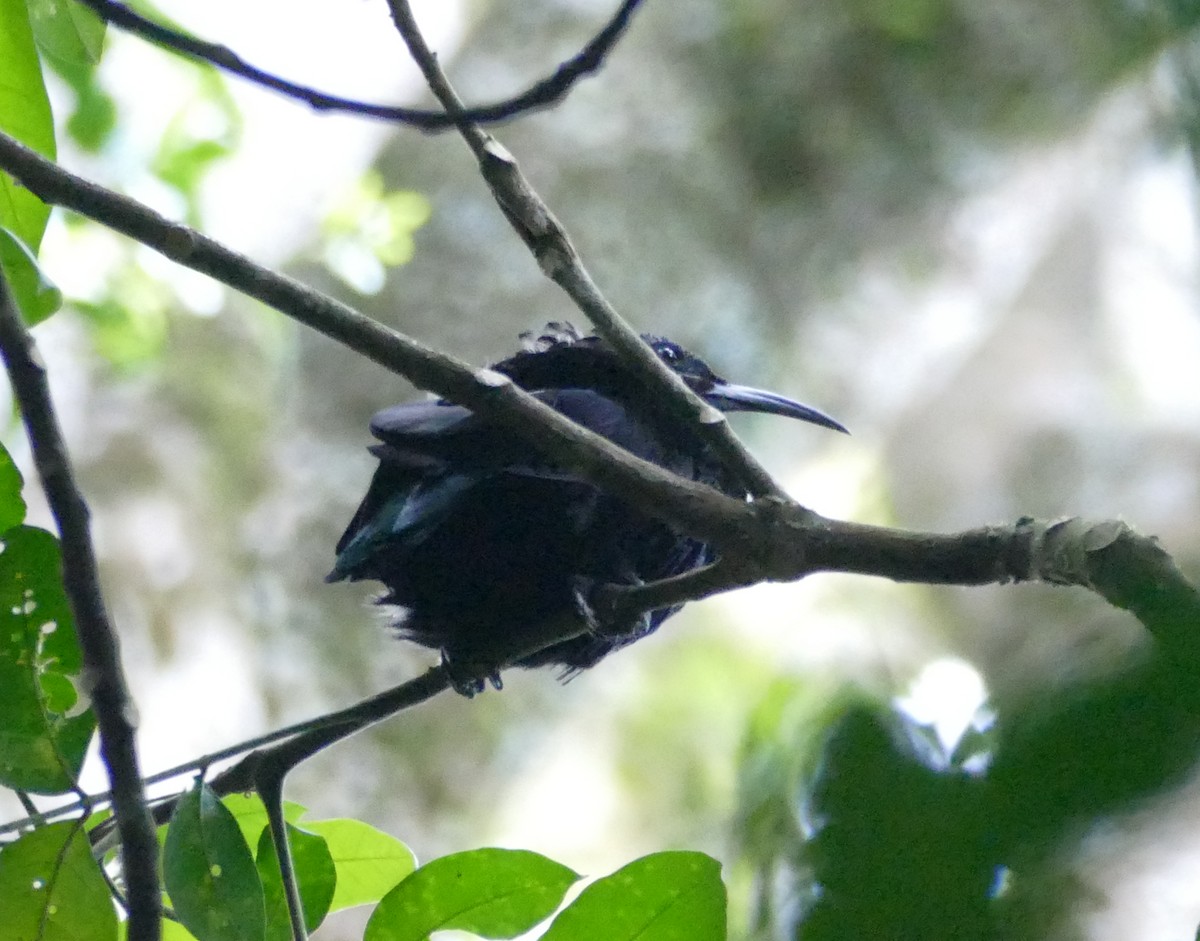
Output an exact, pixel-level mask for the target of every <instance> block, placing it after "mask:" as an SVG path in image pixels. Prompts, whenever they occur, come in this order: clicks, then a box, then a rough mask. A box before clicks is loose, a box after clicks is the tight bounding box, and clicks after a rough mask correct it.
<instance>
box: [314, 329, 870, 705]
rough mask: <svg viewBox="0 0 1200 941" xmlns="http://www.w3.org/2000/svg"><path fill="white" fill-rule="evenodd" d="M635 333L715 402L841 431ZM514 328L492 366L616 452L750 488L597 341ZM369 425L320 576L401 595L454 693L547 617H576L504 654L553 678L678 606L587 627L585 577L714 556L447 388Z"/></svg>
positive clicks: (390, 601)
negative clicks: (510, 344) (575, 628)
mask: <svg viewBox="0 0 1200 941" xmlns="http://www.w3.org/2000/svg"><path fill="white" fill-rule="evenodd" d="M642 339H643V340H644V341H645V342H646V343H647V344H649V346H650V347H651V349H653V350H654V352H655V353H656V354H657V355H658V357H659V359H661V360H662V361H663V362H664V363H665V364H666V365H667V366H669V367H670V368H671V369H673V370H674V371H675V372H676V373H677V374H678V375H679V376H680V377H681V378H682V379H683V381H684V382H685V383H686V384H687V385H688V386H689V387H690V388H691V389H692V390H693V391H694V392H696V393H697V394H698V395H699V396H700V397H701V398H702V399H703V400H704V401H706V402H708V403H709V404H711V405H714V406H716V407H717V408H718V409H721V410H722V411H724V412H734V411H747V412H765V413H770V414H774V415H781V416H785V417H788V418H794V419H798V420H800V421H805V422H810V423H812V424H815V425H819V426H823V427H825V428H829V429H832V430H835V431H840V432H845V431H846V429H845V427H844V426H843V425H842V424H841V423H839V422H837V421H835V420H834V419H832V418H830V417H829V416H828V415H826V414H825V413H823V412H820V411H818V410H817V409H815V408H812V407H810V406H807V405H803V404H801V403H800V402H796V401H794V400H792V399H788V398H785V397H783V396H781V395H777V394H775V393H772V392H767V391H764V390H760V389H754V388H750V387H746V386H740V385H734V384H733V383H730V382H728V381H726V380H725V379H724V378H722V377H721V376H719V375H717V374H716V373H715V372H713V370H712V369H711V368H710V367H709V366H708V365H707V364H706V363H705V362H704V361H703V360H701V359H700V358H699V357H698V356H696V355H694V354H693V353H690V352H689V351H687V350H686V349H684V348H683V347H681V346H680V345H678V344H677V343H674V342H672V341H671V340H668V339H665V338H664V337H660V336H653V335H649V334H645V335H643V337H642ZM521 341H522V349H520V350H519V351H518V352H517V353H515V354H514V355H512V356H510V357H508V358H507V359H504V360H501V361H499V362H497V363H495V364H493V365H492V367H491V368H492V369H494V370H496V371H497V372H499V373H502V374H504V375H505V376H507V377H509V378H510V379H511V380H512V381H513V382H515V383H516V384H517V385H519V386H520V387H521V388H523V389H525V390H526V391H528V392H530V393H532V394H533V395H534V396H535V397H536V398H538V399H539V400H541V401H542V402H543V403H545V404H546V405H548V406H550V407H551V408H553V409H555V410H557V411H559V412H561V413H562V414H563V415H565V416H567V417H568V418H570V419H572V420H573V421H575V422H577V423H578V424H580V425H582V426H584V427H586V428H589V429H590V430H592V431H594V432H596V433H598V434H600V435H603V436H604V437H605V438H607V439H608V440H609V441H611V442H613V443H614V444H616V445H618V446H619V447H621V448H624V449H625V450H627V451H629V452H631V453H632V454H634V455H636V456H638V457H641V458H644V459H645V460H647V461H651V462H653V463H654V464H657V465H659V466H661V467H664V468H666V469H667V470H670V471H672V472H673V473H675V474H678V475H681V476H683V477H685V478H689V479H691V480H695V481H700V482H702V483H705V484H708V485H710V486H712V487H715V488H716V489H718V490H720V491H722V492H723V493H726V494H730V495H734V496H738V497H741V498H746V497H748V494H747V492H746V490H745V488H744V486H743V485H742V484H741V483H739V481H738V480H737V479H736V478H735V476H734V474H733V472H732V471H731V470H730V469H729V468H728V467H727V466H726V465H725V464H724V463H722V461H721V460H720V459H719V458H718V456H717V454H716V452H715V451H714V450H713V449H712V448H711V446H710V445H709V444H707V443H706V441H705V439H704V437H703V436H702V434H701V429H700V427H699V425H698V424H692V423H688V422H686V421H681V420H680V418H679V417H678V415H677V414H676V413H674V412H672V411H669V410H668V408H667V407H666V406H665V405H664V404H663V403H662V401H661V399H660V398H659V397H656V396H655V395H653V393H650V392H648V391H647V390H646V387H645V385H644V384H643V382H642V380H641V379H640V378H639V376H638V375H637V374H636V373H635V372H634V370H633V369H632V368H631V367H630V366H629V365H628V364H627V362H626V361H625V359H624V358H623V357H621V356H620V355H619V354H618V353H617V351H616V350H615V349H614V348H613V347H612V346H611V345H610V344H609V343H608V342H607V341H605V340H604V339H602V338H600V337H599V336H596V335H588V336H584V335H582V334H581V333H580V331H579V330H578V329H577V328H576V327H574V326H573V325H572V324H570V323H568V322H558V321H552V322H550V323H548V324H546V326H545V328H544V329H543V330H542V331H540V332H539V333H536V334H534V333H532V332H526V333H523V334H521ZM370 430H371V433H372V435H373V436H374V437H375V438H376V439H377V440H378V442H379V443H378V444H375V445H374V446H372V447H370V448H369V449H368V450H369V451H370V452H371V453H372V454H373V455H374V456H375V457H376V458H377V459H378V461H379V465H378V467H377V468H376V470H375V472H374V476H373V477H372V479H371V483H370V486H369V487H368V489H367V493H366V496H365V497H364V498H363V500H362V502H361V503H360V505H359V507H358V510H357V511H356V512H355V514H354V516H353V518H352V519H351V521H350V523H349V525H348V526H347V527H346V530H345V532H344V533H343V534H342V537H341V538H340V539H339V540H338V543H337V547H336V561H335V563H334V566H333V569H332V571H331V572H330V573H329V574H328V575H327V576H326V581H327V582H337V581H342V580H349V581H352V582H353V581H360V580H374V581H378V582H381V583H382V584H383V585H384V588H385V591H384V593H383V594H382V595H380V596H379V597H378V599H377V603H379V604H381V605H389V606H395V607H396V608H397V609H399V615H398V618H397V620H396V622H395V628H396V632H397V634H398V636H400V637H401V638H403V639H406V640H410V641H414V642H415V643H417V644H419V645H422V646H424V647H428V648H431V649H434V650H437V651H439V652H440V654H441V659H442V664H443V666H444V667H445V669H446V671H447V673H448V675H449V676H450V678H451V683H452V685H453V686H454V688H455V689H456V690H457V691H458V692H460V693H462V694H464V695H466V696H472V695H474V694H476V693H478V692H481V691H482V690H483V689H484V688H485V685H486V684H485V680H486V681H490V683H491V684H492V686H493V687H495V688H496V689H499V688H501V681H500V676H499V668H500V667H501V666H503V665H505V663H503V662H500V661H503V659H504V658H505V656H507V655H511V654H512V653H513V652H514V651H522V650H524V648H523V647H522V639H523V638H527V637H529V636H531V635H530V632H531V630H532V629H533V628H535V627H537V626H538V625H541V624H549V623H550V619H562V618H575V619H576V622H577V623H578V622H582V623H584V624H585V625H587V629H586V630H584V631H583V633H580V634H577V636H574V637H571V638H570V639H568V640H560V641H558V642H555V643H551V644H550V645H549V646H547V647H545V648H544V649H540V650H534V651H532V652H530V651H528V650H525V652H524V653H522V654H521V655H520V656H517V657H516V658H515V660H514V664H515V665H517V666H521V667H528V668H536V667H543V666H556V667H558V668H559V670H560V676H561V677H562V678H563V679H564V680H565V679H569V678H571V677H573V676H575V675H576V674H578V673H579V672H581V671H583V670H586V669H589V668H591V667H593V666H595V665H596V664H597V663H599V662H600V661H601V660H602V659H604V658H605V657H606V656H608V655H609V654H611V653H612V652H614V651H616V650H618V649H620V648H622V647H625V646H628V645H629V644H631V643H633V642H634V641H637V640H640V639H641V638H643V637H645V636H647V635H648V634H651V633H653V632H654V631H656V630H657V629H658V628H659V627H660V626H661V625H662V623H663V622H664V621H666V620H667V619H668V618H669V617H671V616H672V615H673V614H675V613H676V612H677V611H678V610H679V609H680V608H681V607H682V605H678V604H677V605H672V606H670V607H667V608H660V609H658V610H654V611H650V612H647V613H644V614H642V615H639V616H638V617H636V618H635V619H633V620H632V621H631V622H630V623H621V624H611V623H602V622H601V621H599V620H597V616H596V614H595V611H594V610H593V609H592V607H591V606H590V604H589V602H588V596H589V594H590V592H591V591H592V590H594V589H595V588H596V587H598V586H600V585H605V584H610V585H611V584H617V585H639V584H644V583H647V582H652V581H655V580H658V579H662V578H667V577H670V576H674V575H680V574H683V573H685V572H689V571H691V570H693V569H696V568H699V567H702V566H705V565H708V564H709V563H711V562H713V561H714V560H715V559H716V552H715V550H714V549H713V547H712V546H710V545H708V544H707V543H705V542H703V541H701V540H698V539H696V538H693V537H691V536H687V535H685V534H683V533H680V532H677V531H676V530H674V529H672V528H671V526H670V525H668V524H667V523H664V522H662V521H660V520H657V519H654V518H653V517H651V516H649V515H647V514H646V513H644V512H643V511H641V510H639V509H637V508H635V507H634V506H632V505H631V504H629V503H628V502H626V501H625V500H623V499H622V498H621V495H620V494H618V493H609V492H606V491H604V490H601V489H600V488H598V487H596V486H595V485H593V484H591V483H589V482H588V481H586V480H584V479H583V478H581V477H579V476H577V475H575V474H573V473H571V472H570V471H568V470H566V469H564V468H561V467H557V466H555V465H554V463H553V462H552V461H551V460H549V459H547V458H545V457H543V456H542V455H540V454H539V453H538V452H537V450H536V449H535V448H533V447H531V446H530V444H529V443H528V442H527V441H525V440H524V439H523V438H521V437H518V436H517V435H515V434H513V433H512V432H511V431H510V430H509V429H507V428H505V427H502V426H500V425H499V424H497V423H495V422H493V421H491V420H489V419H487V418H486V417H484V416H482V415H477V414H475V413H474V412H472V411H471V410H470V409H468V408H465V407H463V406H461V405H456V404H454V403H452V402H449V401H447V400H445V399H437V400H428V399H427V400H425V401H418V402H409V403H405V404H401V405H395V406H392V407H390V408H385V409H383V410H382V411H380V412H377V413H376V414H375V415H374V417H373V418H372V419H371V423H370ZM533 636H537V635H533Z"/></svg>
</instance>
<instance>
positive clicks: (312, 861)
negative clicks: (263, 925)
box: [258, 823, 337, 941]
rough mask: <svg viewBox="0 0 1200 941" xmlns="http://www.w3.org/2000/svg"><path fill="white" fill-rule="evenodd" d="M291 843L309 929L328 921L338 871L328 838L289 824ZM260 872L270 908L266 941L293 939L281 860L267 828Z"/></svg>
mask: <svg viewBox="0 0 1200 941" xmlns="http://www.w3.org/2000/svg"><path fill="white" fill-rule="evenodd" d="M287 833H288V844H289V845H290V846H291V849H292V865H293V866H294V867H295V870H296V882H297V884H298V885H299V886H300V901H301V903H302V904H303V906H304V924H305V927H307V928H308V930H309V931H312V930H314V929H315V928H316V927H317V925H319V924H321V922H322V921H324V920H325V916H326V915H327V914H328V913H329V904H330V902H332V901H333V892H334V887H335V886H336V885H337V870H336V869H335V868H334V864H333V856H332V855H331V854H330V852H329V846H328V845H327V844H326V843H325V838H324V837H321V836H317V835H316V834H315V833H308V832H307V831H305V830H301V829H300V828H299V827H296V826H293V825H292V824H290V823H289V824H288V825H287ZM258 875H259V878H260V879H261V880H262V885H263V896H264V899H265V902H266V911H267V934H266V938H267V941H291V937H292V929H291V920H290V918H289V916H288V908H287V896H286V894H285V892H284V890H283V880H282V879H281V878H280V875H279V860H278V858H277V857H276V855H275V843H274V841H273V840H272V839H271V831H270V829H269V828H266V829H264V830H263V831H262V835H261V836H260V837H259V840H258Z"/></svg>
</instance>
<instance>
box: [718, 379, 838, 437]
mask: <svg viewBox="0 0 1200 941" xmlns="http://www.w3.org/2000/svg"><path fill="white" fill-rule="evenodd" d="M702 396H703V398H704V400H705V401H706V402H708V403H709V404H710V405H715V406H716V407H717V408H719V409H720V410H721V411H723V412H766V413H768V414H770V415H782V416H784V417H785V418H798V419H800V421H807V422H812V423H813V424H814V425H821V426H822V427H824V428H832V429H833V430H834V431H840V432H842V433H843V434H847V435H848V434H850V432H849V431H847V430H846V427H845V426H844V425H843V424H842V423H841V422H839V421H835V420H834V419H832V418H830V417H829V416H828V415H826V414H825V413H824V412H819V411H817V410H816V409H815V408H811V407H809V406H807V405H802V404H801V403H800V402H797V401H795V400H793V399H789V398H786V397H784V396H782V395H776V394H775V393H774V392H767V391H766V390H764V389H752V388H750V387H749V386H738V385H734V384H733V383H729V382H718V383H715V384H714V385H713V387H712V388H711V389H709V390H708V391H707V392H704V393H702Z"/></svg>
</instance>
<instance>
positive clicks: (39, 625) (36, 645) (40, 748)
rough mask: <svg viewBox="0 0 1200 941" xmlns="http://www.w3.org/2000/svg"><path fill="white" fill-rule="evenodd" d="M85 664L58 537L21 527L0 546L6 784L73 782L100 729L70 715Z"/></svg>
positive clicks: (37, 788) (1, 759) (52, 786)
mask: <svg viewBox="0 0 1200 941" xmlns="http://www.w3.org/2000/svg"><path fill="white" fill-rule="evenodd" d="M81 667H82V654H81V653H80V650H79V642H78V639H77V638H76V635H75V624H74V620H73V619H72V616H71V609H70V606H69V605H68V603H67V597H66V593H65V592H64V591H63V585H62V561H61V558H60V556H59V549H58V540H56V539H55V538H54V537H53V536H52V535H51V534H50V533H48V532H46V531H45V530H43V529H36V528H34V527H32V526H15V527H13V528H11V529H9V530H8V531H7V532H5V533H4V535H3V550H2V551H0V783H2V784H4V785H6V786H8V787H13V788H20V789H22V790H26V791H32V792H34V793H39V794H57V793H61V792H62V791H65V790H67V789H69V788H70V787H72V786H73V785H74V783H75V778H76V776H77V775H78V773H79V768H80V765H81V764H82V763H83V757H84V752H85V751H86V750H87V745H88V742H89V741H90V739H91V735H92V732H93V730H94V728H95V717H94V716H93V715H92V712H91V710H90V709H89V710H87V711H85V712H81V713H80V714H78V715H74V716H72V715H70V712H71V710H73V709H74V708H75V707H76V704H77V700H78V695H77V693H76V690H75V686H74V679H75V678H76V677H77V676H78V674H79V671H80V669H81Z"/></svg>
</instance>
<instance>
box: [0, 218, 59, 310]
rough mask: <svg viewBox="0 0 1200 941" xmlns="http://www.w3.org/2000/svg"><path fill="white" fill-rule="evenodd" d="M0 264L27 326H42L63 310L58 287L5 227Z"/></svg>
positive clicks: (0, 234) (1, 229) (0, 237)
mask: <svg viewBox="0 0 1200 941" xmlns="http://www.w3.org/2000/svg"><path fill="white" fill-rule="evenodd" d="M0 264H2V265H3V266H4V275H5V277H6V278H7V279H8V286H9V288H10V289H11V290H12V292H13V297H15V298H16V300H17V307H18V308H19V309H20V311H21V317H22V318H23V319H24V320H25V322H26V323H27V324H30V325H31V326H32V325H33V324H36V323H41V322H42V321H43V320H45V319H46V318H47V317H49V316H50V315H51V314H52V313H54V312H55V311H56V310H58V309H59V308H60V307H62V299H63V297H62V291H60V290H59V289H58V285H56V284H55V283H54V282H53V281H51V280H50V278H49V277H47V276H46V273H45V272H44V271H42V266H41V265H39V264H38V260H37V256H35V255H34V253H33V252H32V251H30V249H29V246H28V245H26V244H25V243H24V242H22V241H21V240H20V239H19V238H17V236H16V235H14V234H13V233H12V232H10V231H9V230H8V229H6V228H4V226H0Z"/></svg>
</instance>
